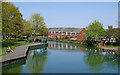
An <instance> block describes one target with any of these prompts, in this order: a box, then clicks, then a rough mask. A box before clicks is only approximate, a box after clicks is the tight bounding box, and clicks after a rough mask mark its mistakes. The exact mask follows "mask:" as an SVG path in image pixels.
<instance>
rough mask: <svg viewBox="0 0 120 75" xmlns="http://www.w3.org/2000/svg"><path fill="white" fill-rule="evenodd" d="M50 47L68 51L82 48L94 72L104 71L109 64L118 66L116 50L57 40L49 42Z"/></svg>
mask: <svg viewBox="0 0 120 75" xmlns="http://www.w3.org/2000/svg"><path fill="white" fill-rule="evenodd" d="M48 48H50V49H57V50H66V51H76V50H80V51H82V52H84V57H83V60H84V62H85V63H86V64H87V65H88V66H89V68H90V70H93V71H94V72H100V71H102V70H103V69H104V67H105V65H108V64H109V66H107V67H109V68H113V67H115V66H116V67H117V65H118V64H117V63H118V59H117V58H118V57H117V55H116V52H114V51H104V50H102V49H98V48H92V47H90V48H87V47H80V46H76V45H73V44H68V43H57V42H49V45H48ZM78 60H79V59H78Z"/></svg>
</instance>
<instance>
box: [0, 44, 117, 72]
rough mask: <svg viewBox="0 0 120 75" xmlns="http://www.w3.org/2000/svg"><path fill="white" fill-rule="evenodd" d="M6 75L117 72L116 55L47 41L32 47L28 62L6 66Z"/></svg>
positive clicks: (95, 49)
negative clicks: (37, 46) (39, 45)
mask: <svg viewBox="0 0 120 75" xmlns="http://www.w3.org/2000/svg"><path fill="white" fill-rule="evenodd" d="M2 72H3V73H118V59H117V56H116V55H115V52H105V51H103V50H101V49H97V48H92V47H84V46H79V45H75V44H68V43H59V42H48V47H44V48H41V49H39V48H37V49H36V48H33V49H31V50H30V51H29V53H28V55H27V60H26V61H21V62H18V63H15V64H12V65H8V66H6V67H3V70H2Z"/></svg>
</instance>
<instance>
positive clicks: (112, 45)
mask: <svg viewBox="0 0 120 75" xmlns="http://www.w3.org/2000/svg"><path fill="white" fill-rule="evenodd" d="M106 47H117V48H118V47H120V46H113V45H106Z"/></svg>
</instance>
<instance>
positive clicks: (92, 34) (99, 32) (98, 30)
mask: <svg viewBox="0 0 120 75" xmlns="http://www.w3.org/2000/svg"><path fill="white" fill-rule="evenodd" d="M105 33H106V32H105V30H104V29H103V24H101V23H100V22H98V21H96V20H95V21H94V22H93V23H92V24H90V25H89V26H88V27H87V37H88V38H87V39H88V40H91V41H93V40H101V39H103V38H104V36H105Z"/></svg>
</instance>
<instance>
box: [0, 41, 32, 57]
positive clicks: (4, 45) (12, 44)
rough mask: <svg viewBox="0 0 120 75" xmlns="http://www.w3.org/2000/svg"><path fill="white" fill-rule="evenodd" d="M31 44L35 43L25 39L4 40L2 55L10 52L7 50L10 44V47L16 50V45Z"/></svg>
mask: <svg viewBox="0 0 120 75" xmlns="http://www.w3.org/2000/svg"><path fill="white" fill-rule="evenodd" d="M29 44H34V43H30V42H26V41H25V40H2V49H1V50H2V53H0V56H1V55H7V54H9V53H10V52H6V49H7V47H8V46H10V48H11V49H12V50H13V51H14V50H15V48H16V47H18V46H22V45H29Z"/></svg>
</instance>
